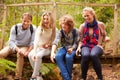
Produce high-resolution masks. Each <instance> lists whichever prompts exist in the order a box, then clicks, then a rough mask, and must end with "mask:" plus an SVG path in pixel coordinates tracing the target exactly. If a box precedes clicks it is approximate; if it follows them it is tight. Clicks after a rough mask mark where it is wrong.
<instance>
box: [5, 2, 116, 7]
mask: <svg viewBox="0 0 120 80" xmlns="http://www.w3.org/2000/svg"><path fill="white" fill-rule="evenodd" d="M54 3H56V5H76V6H93V7H94V6H98V7H114V4H97V3H78V2H39V3H20V4H7V5H6V6H7V7H18V6H38V5H39V6H40V5H54Z"/></svg>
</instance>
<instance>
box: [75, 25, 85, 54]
mask: <svg viewBox="0 0 120 80" xmlns="http://www.w3.org/2000/svg"><path fill="white" fill-rule="evenodd" d="M83 27H84V24H81V25H80V28H79V36H80V37H79V42H78V47H77V50H76V55H79V53H80V52H81V46H82V41H83V34H84V31H83Z"/></svg>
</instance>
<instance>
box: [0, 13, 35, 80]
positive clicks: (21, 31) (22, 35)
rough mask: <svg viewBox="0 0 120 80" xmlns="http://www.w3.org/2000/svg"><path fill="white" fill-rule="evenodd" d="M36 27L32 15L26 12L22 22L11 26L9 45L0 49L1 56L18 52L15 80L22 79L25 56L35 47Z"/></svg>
mask: <svg viewBox="0 0 120 80" xmlns="http://www.w3.org/2000/svg"><path fill="white" fill-rule="evenodd" d="M35 29H36V28H35V26H33V25H32V15H31V14H29V13H24V14H23V15H22V23H18V24H16V25H14V26H13V27H12V28H11V31H10V38H9V43H8V44H9V46H7V47H5V48H4V49H2V50H1V51H0V57H1V58H5V57H7V55H8V54H10V53H17V64H16V76H15V80H21V79H22V69H23V63H24V57H27V56H28V54H29V52H30V51H31V50H32V49H33V42H34V36H35Z"/></svg>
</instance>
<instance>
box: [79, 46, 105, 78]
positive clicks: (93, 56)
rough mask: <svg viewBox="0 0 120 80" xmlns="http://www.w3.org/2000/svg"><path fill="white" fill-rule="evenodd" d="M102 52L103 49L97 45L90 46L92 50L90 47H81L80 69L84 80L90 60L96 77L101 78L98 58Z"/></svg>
mask: <svg viewBox="0 0 120 80" xmlns="http://www.w3.org/2000/svg"><path fill="white" fill-rule="evenodd" d="M102 54H103V50H102V49H101V48H100V47H98V46H95V47H94V48H92V50H90V48H88V47H83V48H82V51H81V56H82V59H81V70H82V78H83V79H84V80H86V76H87V71H88V68H89V61H90V60H91V61H92V63H93V68H94V70H95V72H96V74H97V77H98V79H100V80H102V69H101V62H100V58H99V57H100V56H101V55H102Z"/></svg>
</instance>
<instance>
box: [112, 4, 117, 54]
mask: <svg viewBox="0 0 120 80" xmlns="http://www.w3.org/2000/svg"><path fill="white" fill-rule="evenodd" d="M117 17H118V8H117V4H115V7H114V29H113V46H114V48H113V55H116V54H118V53H117V42H118V36H117V35H118V28H117V21H118V18H117Z"/></svg>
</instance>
